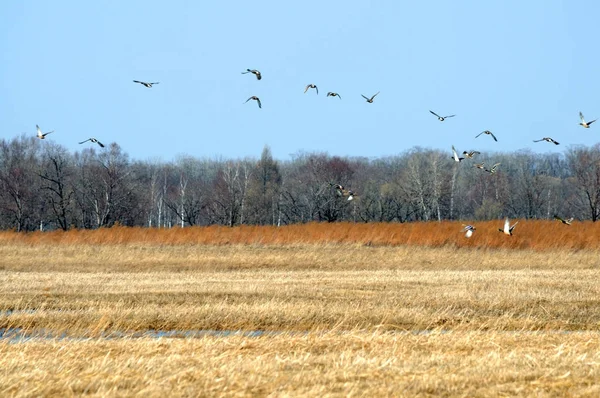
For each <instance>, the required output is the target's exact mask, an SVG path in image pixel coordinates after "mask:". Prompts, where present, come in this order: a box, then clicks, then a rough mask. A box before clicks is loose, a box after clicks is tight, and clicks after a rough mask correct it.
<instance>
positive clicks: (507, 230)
mask: <svg viewBox="0 0 600 398" xmlns="http://www.w3.org/2000/svg"><path fill="white" fill-rule="evenodd" d="M518 223H519V222H518V221H517V222H516V223H514V224H513V226H512V227H511V226H510V221H509V220H508V217H506V220H504V228H498V231H500V232H503V233H504V235H510V236H512V231H513V229H515V226H516V225H517V224H518Z"/></svg>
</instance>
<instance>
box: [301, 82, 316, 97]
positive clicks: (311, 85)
mask: <svg viewBox="0 0 600 398" xmlns="http://www.w3.org/2000/svg"><path fill="white" fill-rule="evenodd" d="M309 88H314V89H315V90H316V91H317V94H319V88H318V87H317V86H316V85H314V84H312V83H311V84H308V85H306V88H305V89H304V94H306V92H307V91H308V89H309Z"/></svg>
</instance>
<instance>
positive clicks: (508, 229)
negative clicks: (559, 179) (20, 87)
mask: <svg viewBox="0 0 600 398" xmlns="http://www.w3.org/2000/svg"><path fill="white" fill-rule="evenodd" d="M248 73H251V74H253V75H254V76H255V77H256V79H257V80H261V79H262V74H261V73H260V71H259V70H257V69H246V71H245V72H242V74H243V75H245V74H248ZM133 82H134V83H137V84H141V85H142V86H144V87H146V88H152V87H153V86H154V85H156V84H159V83H160V82H144V81H140V80H133ZM308 90H315V92H316V93H317V95H318V94H319V88H318V87H317V85H316V84H314V83H310V84H307V85H306V87H305V88H304V93H305V94H306V93H307V92H308ZM378 94H379V91H378V92H377V93H375V94H373V95H372V96H371V97H367V96H365V95H362V94H361V96H362V97H363V98H364V99H365V100H366V101H367V103H369V104H372V103H373V100H374V99H375V97H376V96H377V95H378ZM327 97H338V98H339V99H340V100H341V99H342V96H341V95H340V94H339V93H336V92H332V91H329V92H328V93H327ZM248 101H256V103H257V105H258V107H259V108H262V103H261V101H260V98H259V97H257V96H256V95H253V96H251V97H249V98H248V99H247V100H246V101H245V102H244V104H245V103H247V102H248ZM429 112H430V113H431V114H432V115H434V116H435V117H437V119H438V120H439V121H440V122H443V121H445V120H446V119H449V118H453V117H455V116H456V115H448V116H440V115H439V114H437V113H435V112H434V111H432V110H430V111H429ZM579 118H580V120H581V122H580V123H579V125H580V126H582V127H584V128H586V129H588V128H590V126H591V124H592V123H594V122H595V121H596V120H598V119H594V120H592V121H589V122H586V120H585V118H584V116H583V113H581V112H579ZM35 127H36V129H37V138H39V139H42V140H43V139H45V138H46V136H47V135H48V134H51V133H53V132H54V130H52V131H48V132H46V133H44V132H43V131H42V129H41V128H40V126H38V125H36V126H35ZM483 134H485V135H489V136H490V137H491V138H492V139H493V140H494V141H496V142H498V138H496V136H495V135H494V133H492V132H491V131H489V130H484V131H482V132H481V133H479V134H477V135H476V136H475V138H478V137H479V136H481V135H483ZM88 141H89V142H91V143H94V144H97V145H98V146H100V147H101V148H104V144H102V143H101V142H100V141H99V140H97V139H96V138H94V137H90V138H88V139H87V140H84V141H81V142H80V143H79V144H84V143H86V142H88ZM542 141H545V142H549V143H551V144H554V145H559V144H560V143H559V142H557V141H556V140H554V139H553V138H552V137H543V138H541V139H539V140H533V142H542ZM479 154H480V152H479V151H463V152H462V157H460V156H459V155H458V152H457V151H456V148H455V147H454V145H452V159H453V160H454V161H455V162H456V163H460V162H462V161H463V160H465V159H473V158H474V157H475V155H479ZM500 164H501V163H494V164H493V165H492V167H490V168H489V169H488V168H486V167H485V163H474V164H473V167H476V168H478V169H481V170H483V171H485V172H488V173H490V174H494V173H496V171H497V170H498V167H499V166H500ZM330 186H332V187H333V188H334V189H335V193H336V195H337V196H338V197H343V198H346V200H349V201H350V200H353V199H354V197H355V196H356V194H355V193H354V192H353V191H352V190H350V189H346V188H344V186H342V185H340V184H333V183H330ZM554 218H555V219H556V220H558V221H560V222H562V223H563V224H566V225H571V222H572V221H573V217H571V218H569V219H563V218H561V217H559V216H557V215H555V216H554ZM517 224H518V221H517V222H516V223H514V224H513V225H510V220H509V219H508V217H507V218H506V219H505V220H504V227H503V228H498V231H500V232H502V233H504V234H505V235H509V236H512V234H513V233H512V232H513V230H514V229H515V226H516V225H517ZM463 227H464V228H463V229H462V231H461V232H465V236H466V237H467V238H470V237H471V236H473V232H474V231H475V230H476V228H475V227H474V226H473V225H465V224H463Z"/></svg>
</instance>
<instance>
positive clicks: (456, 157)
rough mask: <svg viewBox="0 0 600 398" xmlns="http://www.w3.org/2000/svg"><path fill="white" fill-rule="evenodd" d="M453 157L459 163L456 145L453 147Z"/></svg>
mask: <svg viewBox="0 0 600 398" xmlns="http://www.w3.org/2000/svg"><path fill="white" fill-rule="evenodd" d="M452 157H454V160H456V161H457V162H458V154H457V153H456V149H454V145H452Z"/></svg>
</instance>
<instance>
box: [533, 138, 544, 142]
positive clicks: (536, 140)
mask: <svg viewBox="0 0 600 398" xmlns="http://www.w3.org/2000/svg"><path fill="white" fill-rule="evenodd" d="M540 141H544V139H543V138H542V139H541V140H533V142H540Z"/></svg>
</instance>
